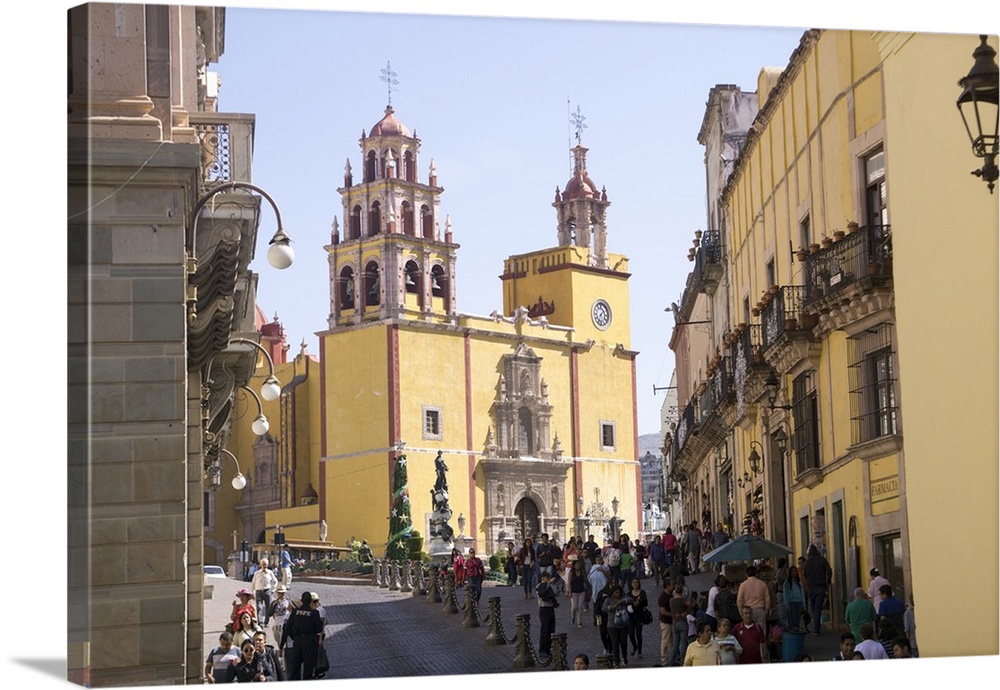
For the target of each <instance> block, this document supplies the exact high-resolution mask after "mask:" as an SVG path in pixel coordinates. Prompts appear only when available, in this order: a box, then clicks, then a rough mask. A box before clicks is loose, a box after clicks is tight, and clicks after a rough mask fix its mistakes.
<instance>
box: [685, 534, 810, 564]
mask: <svg viewBox="0 0 1000 690" xmlns="http://www.w3.org/2000/svg"><path fill="white" fill-rule="evenodd" d="M790 553H792V550H791V549H790V548H788V547H787V546H785V545H783V544H776V543H775V542H773V541H768V540H767V539H764V538H763V537H757V536H754V535H752V534H741V535H740V536H738V537H736V539H733V540H732V541H730V542H726V543H725V544H723V545H722V546H720V547H719V548H717V549H712V550H711V551H709V552H708V553H706V554H705V555H704V556H702V559H701V560H703V561H705V562H706V563H727V562H729V561H752V560H754V559H755V558H772V557H774V556H785V555H787V554H790Z"/></svg>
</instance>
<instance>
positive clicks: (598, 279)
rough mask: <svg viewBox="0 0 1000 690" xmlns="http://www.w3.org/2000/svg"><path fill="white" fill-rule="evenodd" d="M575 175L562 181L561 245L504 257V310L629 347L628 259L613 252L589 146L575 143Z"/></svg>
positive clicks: (602, 191) (604, 195)
mask: <svg viewBox="0 0 1000 690" xmlns="http://www.w3.org/2000/svg"><path fill="white" fill-rule="evenodd" d="M572 153H573V175H572V177H570V179H569V181H568V182H567V183H566V189H565V191H562V192H560V191H559V188H558V187H556V197H555V200H554V201H553V202H552V206H553V207H554V208H555V209H556V246H555V247H551V248H548V249H540V250H537V251H533V252H529V253H527V254H517V255H515V256H511V257H510V258H509V259H507V260H506V261H505V262H504V270H503V274H502V275H501V276H500V279H501V280H502V281H503V311H504V314H505V315H507V316H508V317H510V316H514V315H516V314H517V313H518V309H520V308H523V309H524V310H525V311H524V313H526V315H527V316H528V317H529V318H532V319H540V318H545V320H546V321H547V322H548V323H550V324H553V325H557V326H567V327H570V328H573V329H574V330H575V331H576V335H575V337H576V338H579V339H580V340H588V339H589V340H594V341H595V342H601V341H603V342H609V343H612V344H613V345H621V346H622V347H625V348H628V346H629V333H630V326H629V300H628V278H629V273H628V258H626V257H625V256H623V255H621V254H614V253H609V252H608V226H607V210H608V206H610V205H611V202H610V201H608V193H607V190H606V189H605V188H604V187H601V189H600V191H598V189H597V185H596V184H595V183H594V181H593V180H592V179H591V178H590V175H588V174H587V148H586V147H584V146H583V145H582V144H580V143H577V145H576V146H574V147H573V149H572Z"/></svg>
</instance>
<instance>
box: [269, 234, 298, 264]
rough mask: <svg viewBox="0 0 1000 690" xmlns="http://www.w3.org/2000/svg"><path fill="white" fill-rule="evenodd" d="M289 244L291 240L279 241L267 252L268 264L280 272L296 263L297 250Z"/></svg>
mask: <svg viewBox="0 0 1000 690" xmlns="http://www.w3.org/2000/svg"><path fill="white" fill-rule="evenodd" d="M288 242H289V240H278V241H276V242H273V243H272V244H271V246H270V247H269V248H268V250H267V262H268V263H269V264H271V265H272V266H274V267H275V268H277V269H278V270H283V269H286V268H288V267H289V266H291V265H292V262H293V261H295V250H294V249H292V248H291V246H290V245H289V244H288Z"/></svg>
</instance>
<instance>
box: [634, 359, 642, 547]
mask: <svg viewBox="0 0 1000 690" xmlns="http://www.w3.org/2000/svg"><path fill="white" fill-rule="evenodd" d="M632 450H633V451H634V455H635V457H634V458H633V460H636V461H637V464H636V466H635V510H636V519H635V524H637V525H639V526H640V529H641V528H642V467H641V466H640V465H639V464H638V460H639V406H638V401H637V400H636V395H635V357H633V358H632Z"/></svg>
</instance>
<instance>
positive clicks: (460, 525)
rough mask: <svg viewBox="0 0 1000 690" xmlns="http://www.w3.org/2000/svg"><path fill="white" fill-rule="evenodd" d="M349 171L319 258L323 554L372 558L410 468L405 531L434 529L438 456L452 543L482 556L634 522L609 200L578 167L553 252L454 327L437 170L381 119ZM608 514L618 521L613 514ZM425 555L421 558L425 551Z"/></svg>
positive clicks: (452, 280)
mask: <svg viewBox="0 0 1000 690" xmlns="http://www.w3.org/2000/svg"><path fill="white" fill-rule="evenodd" d="M360 148H361V151H362V158H363V165H362V173H361V174H360V175H359V176H358V177H359V179H357V180H356V179H355V176H354V171H353V169H352V168H351V165H350V162H348V165H347V167H346V169H345V179H344V186H343V187H342V188H341V189H340V190H339V192H340V194H341V197H342V201H343V214H344V215H343V217H344V218H345V219H346V220H345V223H344V233H343V237H340V233H339V231H338V228H337V227H336V226H335V228H334V233H333V236H332V238H331V244H330V245H328V246H327V252H328V256H329V265H330V295H331V300H330V305H331V312H330V316H329V329H328V330H327V331H325V332H323V333H321V334H320V343H321V344H320V347H321V353H320V361H321V367H322V383H321V401H322V402H321V407H322V412H321V416H322V420H321V428H320V438H321V440H320V443H321V447H322V450H321V454H320V458H319V459H320V468H319V475H318V478H319V485H318V486H317V489H318V493H319V516H320V519H324V520H325V521H326V522H327V524H328V525H329V530H330V536H329V540H330V541H331V542H334V543H344V542H345V541H347V540H348V539H350V538H352V537H354V538H356V539H362V538H364V539H367V540H368V541H369V543H370V544H372V546H373V549H374V550H375V552H376V553H377V554H379V553H381V551H383V550H384V548H385V543H386V539H387V535H388V517H389V512H390V498H391V494H392V490H393V487H392V478H393V474H394V470H395V467H396V463H397V462H398V460H399V458H400V457H401V456H402V455H405V456H406V458H407V472H408V493H409V498H410V502H411V515H412V520H413V527H414V528H415V529H416V530H418V531H419V532H420V533H421V534H422V535H424V536H425V537H427V536H428V530H429V529H430V523H429V519H430V514H431V512H432V502H431V495H430V494H431V491H430V489H431V487H432V486H433V485H434V482H435V468H434V458H435V456H436V455H437V453H438V452H439V451H440V452H441V453H442V454H443V458H444V460H445V462H446V463H447V466H448V473H447V479H448V490H449V505H450V507H451V509H452V511H453V513H454V517H453V518H452V520H451V523H450V524H451V527H452V528H453V529H454V530H455V535H456V536H459V537H465V538H466V541H465V542H463V543H467V544H470V545H475V546H476V547H478V548H479V549H480V550H481V551H483V550H487V551H488V552H492V551H495V550H497V548H498V545H499V544H500V543H501V542H502V541H503V540H506V539H508V538H509V539H511V540H515V541H516V540H521V539H523V538H525V537H527V536H535V535H536V534H538V533H540V532H542V531H546V532H549V533H550V534H555V535H558V538H559V539H560V540H562V539H565V538H566V536H569V535H573V534H577V533H583V532H594V533H595V534H597V535H601V534H602V533H603V531H604V530H605V528H606V527H608V525H609V519H610V518H612V517H614V512H615V508H617V511H618V512H617V515H618V517H619V518H621V519H622V520H624V522H623V525H622V529H624V530H626V531H628V530H630V529H631V530H632V531H635V529H636V526H637V525H640V524H641V517H640V516H641V512H640V511H641V501H640V495H639V490H640V482H639V464H638V458H637V430H636V426H637V421H636V407H635V405H636V402H635V357H636V355H637V353H636V352H633V351H631V350H630V349H629V304H628V277H629V274H628V272H627V271H628V261H627V259H626V258H625V257H624V256H621V255H617V254H613V253H609V252H607V250H606V245H605V240H606V224H605V210H606V208H607V206H608V205H609V204H610V202H609V201H608V200H607V195H606V193H604V192H603V190H602V191H600V192H598V190H597V189H596V186H595V185H594V183H593V181H592V180H591V179H590V178H589V177H588V176H587V172H586V149H584V148H583V147H577V148H576V149H575V150H574V154H575V156H576V170H575V172H574V175H573V177H572V178H571V180H570V181H569V183H568V184H567V186H566V191H565V192H564V193H558V194H557V199H556V202H555V203H554V204H553V206H554V207H555V208H556V212H557V215H558V227H559V230H558V235H557V245H556V246H554V247H551V248H546V249H541V250H539V251H537V252H531V253H528V254H521V255H517V256H512V257H509V258H508V259H507V260H506V261H505V262H504V263H503V275H502V276H501V283H502V295H503V307H502V309H501V310H498V311H495V312H493V313H492V314H490V315H488V316H477V315H470V314H462V313H459V312H458V311H457V310H456V308H455V304H456V295H457V292H458V289H459V286H458V281H457V280H456V275H455V260H456V257H457V253H458V249H459V245H458V244H457V243H455V242H454V241H453V237H452V229H451V225H450V221H449V220H448V219H447V217H445V219H444V232H441V227H440V226H441V217H440V211H439V206H440V195H441V192H442V191H443V188H442V187H440V186H439V185H438V182H437V174H436V171H435V169H434V164H433V162H431V164H430V166H429V174H428V175H427V177H426V178H425V179H426V182H424V181H421V179H420V176H419V175H418V173H417V170H418V162H419V161H418V158H419V149H420V140H419V139H417V138H416V137H413V136H412V135H411V134H410V131H409V129H408V128H407V127H406V126H405V125H403V124H402V123H400V122H399V121H398V120H397V119H396V118H395V115H394V113H393V111H392V109H391V108H387V109H386V112H385V115H384V117H383V118H382V120H380V121H379V122H378V123H376V125H375V126H374V127H372V129H371V131H370V133H368V134H367V135H365V136H364V137H362V139H361V141H360ZM613 506H614V507H613ZM425 550H426V547H425Z"/></svg>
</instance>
